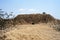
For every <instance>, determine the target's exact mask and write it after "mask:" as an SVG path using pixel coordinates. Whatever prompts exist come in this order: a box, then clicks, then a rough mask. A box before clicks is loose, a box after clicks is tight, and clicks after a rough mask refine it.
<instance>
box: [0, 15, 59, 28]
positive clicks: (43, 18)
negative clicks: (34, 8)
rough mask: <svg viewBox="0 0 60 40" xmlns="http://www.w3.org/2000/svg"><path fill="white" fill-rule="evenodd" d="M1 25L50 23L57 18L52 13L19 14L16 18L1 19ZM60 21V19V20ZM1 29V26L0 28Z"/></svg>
mask: <svg viewBox="0 0 60 40" xmlns="http://www.w3.org/2000/svg"><path fill="white" fill-rule="evenodd" d="M0 20H1V21H0V26H1V27H4V26H5V27H6V26H7V27H9V26H14V25H18V24H32V23H34V24H39V23H48V22H55V18H54V17H52V16H51V15H50V14H25V15H18V16H17V17H15V18H14V19H0ZM59 21H60V20H59ZM0 29H1V28H0Z"/></svg>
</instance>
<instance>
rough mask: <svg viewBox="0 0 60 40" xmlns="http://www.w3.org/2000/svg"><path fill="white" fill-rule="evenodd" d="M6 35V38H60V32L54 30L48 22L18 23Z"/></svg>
mask: <svg viewBox="0 0 60 40" xmlns="http://www.w3.org/2000/svg"><path fill="white" fill-rule="evenodd" d="M5 35H7V38H6V40H9V39H10V40H60V32H57V31H55V30H53V28H51V27H49V25H47V24H36V25H17V26H16V28H15V29H14V30H11V31H9V32H6V33H5Z"/></svg>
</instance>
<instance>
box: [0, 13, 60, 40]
mask: <svg viewBox="0 0 60 40" xmlns="http://www.w3.org/2000/svg"><path fill="white" fill-rule="evenodd" d="M0 40H60V20H59V19H55V18H54V17H53V16H51V15H50V14H23V15H18V16H16V17H15V18H14V19H2V18H0Z"/></svg>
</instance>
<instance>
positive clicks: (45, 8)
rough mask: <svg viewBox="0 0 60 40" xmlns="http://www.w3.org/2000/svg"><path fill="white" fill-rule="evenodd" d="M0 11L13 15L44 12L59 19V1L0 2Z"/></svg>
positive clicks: (22, 0)
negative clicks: (12, 13)
mask: <svg viewBox="0 0 60 40" xmlns="http://www.w3.org/2000/svg"><path fill="white" fill-rule="evenodd" d="M0 9H3V10H4V11H7V12H11V11H13V12H14V14H15V15H16V14H25V13H26V14H29V13H42V12H46V13H48V14H51V15H53V16H54V17H55V18H58V19H60V0H0Z"/></svg>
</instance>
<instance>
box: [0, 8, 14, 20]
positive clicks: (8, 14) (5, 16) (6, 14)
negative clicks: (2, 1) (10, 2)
mask: <svg viewBox="0 0 60 40" xmlns="http://www.w3.org/2000/svg"><path fill="white" fill-rule="evenodd" d="M0 17H1V18H5V19H9V18H10V17H12V18H13V17H14V15H13V12H10V13H7V12H5V11H2V9H0Z"/></svg>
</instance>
